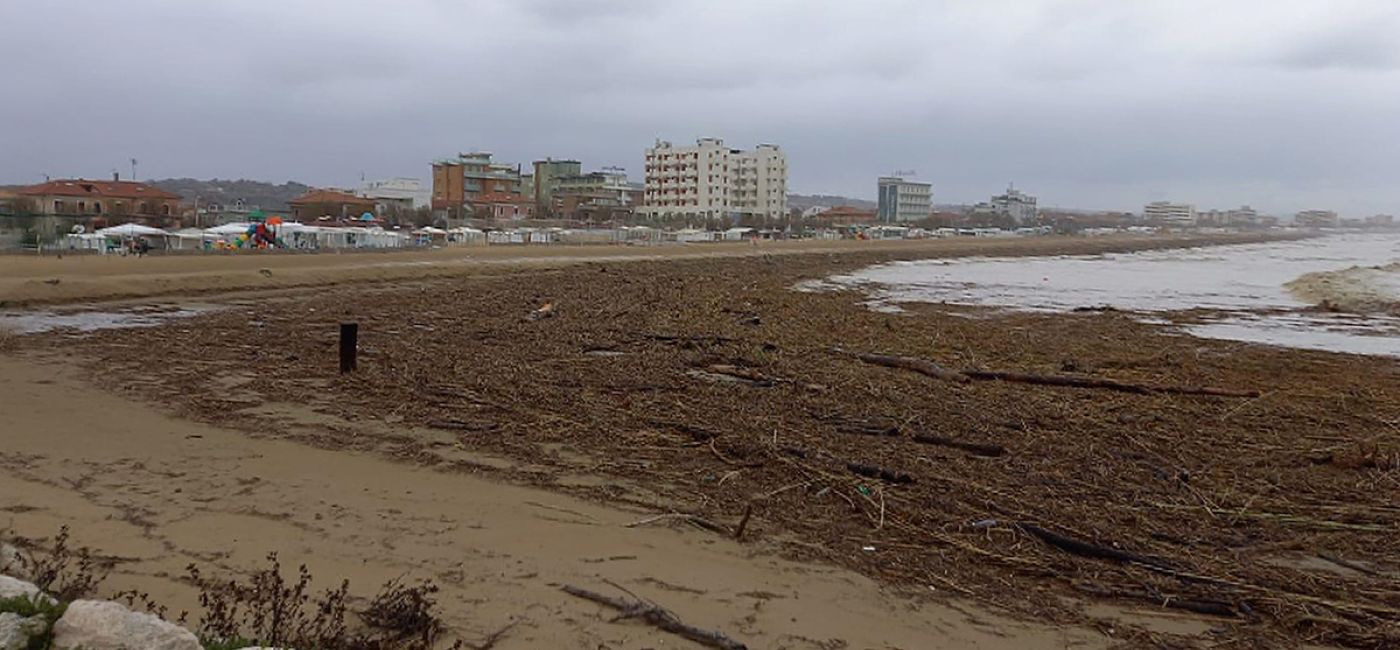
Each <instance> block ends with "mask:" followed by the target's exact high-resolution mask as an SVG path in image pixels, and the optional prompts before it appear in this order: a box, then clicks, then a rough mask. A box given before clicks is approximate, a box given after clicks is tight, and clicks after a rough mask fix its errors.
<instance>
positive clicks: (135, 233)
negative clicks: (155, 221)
mask: <svg viewBox="0 0 1400 650" xmlns="http://www.w3.org/2000/svg"><path fill="white" fill-rule="evenodd" d="M97 234H99V235H102V236H104V237H147V236H160V237H163V236H165V235H168V234H170V233H167V232H165V231H164V230H161V229H160V228H152V227H150V226H143V225H141V224H139V223H124V224H122V225H120V226H112V227H111V228H102V229H100V230H98V231H97Z"/></svg>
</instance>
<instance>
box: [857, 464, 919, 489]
mask: <svg viewBox="0 0 1400 650" xmlns="http://www.w3.org/2000/svg"><path fill="white" fill-rule="evenodd" d="M846 469H849V470H851V473H853V474H859V475H860V476H864V477H866V478H878V479H880V480H881V481H885V482H887V483H900V484H908V483H913V482H914V477H912V476H910V475H908V474H905V473H904V472H895V471H891V470H888V469H885V468H883V467H878V466H875V465H866V464H863V463H846Z"/></svg>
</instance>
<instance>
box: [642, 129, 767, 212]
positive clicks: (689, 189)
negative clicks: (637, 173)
mask: <svg viewBox="0 0 1400 650" xmlns="http://www.w3.org/2000/svg"><path fill="white" fill-rule="evenodd" d="M638 212H639V213H641V214H642V215H645V216H649V217H668V216H684V217H699V218H731V219H737V218H739V217H743V216H749V217H759V218H767V219H779V218H782V217H783V216H785V215H786V214H787V156H785V155H784V154H783V152H782V150H781V149H779V148H778V146H777V145H772V144H761V145H758V146H757V147H755V148H754V149H753V150H751V151H742V150H739V149H730V148H729V147H726V146H724V141H723V140H721V139H719V138H701V139H699V140H697V141H696V142H695V146H693V147H677V146H675V145H672V144H671V143H670V142H666V141H663V140H657V141H656V145H655V146H653V147H651V148H650V149H647V153H646V184H645V190H644V194H643V198H642V207H641V208H640V209H639V210H638Z"/></svg>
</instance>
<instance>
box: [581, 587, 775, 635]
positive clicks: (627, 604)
mask: <svg viewBox="0 0 1400 650" xmlns="http://www.w3.org/2000/svg"><path fill="white" fill-rule="evenodd" d="M563 589H564V593H567V594H569V595H571V596H577V597H579V598H583V599H585V600H591V601H593V602H595V603H598V604H600V605H605V606H607V607H611V608H613V609H615V610H617V611H619V612H621V614H620V615H619V616H618V617H617V618H616V619H613V620H615V621H616V620H623V619H628V618H638V619H641V620H643V621H646V622H647V623H650V624H651V625H654V626H656V627H658V628H660V629H662V630H665V631H667V632H670V633H671V634H675V635H677V636H680V637H683V638H686V639H690V640H691V641H694V642H696V643H699V644H701V645H704V646H708V647H711V648H719V649H720V650H748V646H746V645H744V644H742V643H740V642H738V641H735V640H734V639H731V638H729V637H728V636H725V634H724V633H723V632H717V631H712V630H702V629H700V628H698V627H695V626H693V625H686V624H685V623H684V622H682V621H681V619H680V618H679V617H677V616H676V615H675V614H673V613H671V611H670V610H668V609H666V608H664V607H662V606H660V605H657V604H656V603H649V602H646V601H644V600H640V599H639V600H627V599H626V598H615V597H613V596H607V595H604V594H600V593H598V592H596V591H589V590H587V589H583V588H580V587H575V586H573V585H564V587H563Z"/></svg>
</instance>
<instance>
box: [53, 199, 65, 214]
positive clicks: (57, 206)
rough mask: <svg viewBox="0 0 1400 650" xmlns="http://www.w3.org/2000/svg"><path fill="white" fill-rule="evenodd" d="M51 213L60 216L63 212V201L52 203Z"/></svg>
mask: <svg viewBox="0 0 1400 650" xmlns="http://www.w3.org/2000/svg"><path fill="white" fill-rule="evenodd" d="M53 212H54V214H60V213H62V212H63V201H54V202H53Z"/></svg>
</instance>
